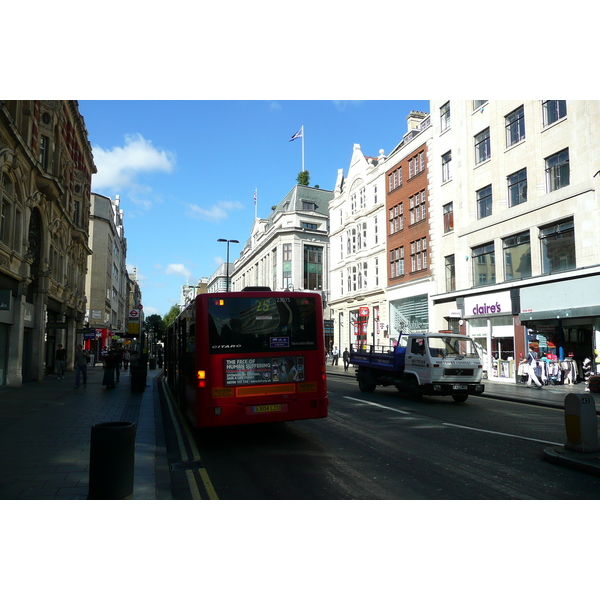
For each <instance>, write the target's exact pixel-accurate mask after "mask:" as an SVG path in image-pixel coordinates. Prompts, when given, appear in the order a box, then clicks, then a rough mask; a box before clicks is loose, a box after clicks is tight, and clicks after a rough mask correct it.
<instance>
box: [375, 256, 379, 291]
mask: <svg viewBox="0 0 600 600" xmlns="http://www.w3.org/2000/svg"><path fill="white" fill-rule="evenodd" d="M375 285H379V259H378V258H376V259H375Z"/></svg>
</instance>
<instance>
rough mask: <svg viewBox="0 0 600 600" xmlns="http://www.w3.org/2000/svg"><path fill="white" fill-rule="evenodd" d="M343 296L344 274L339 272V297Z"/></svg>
mask: <svg viewBox="0 0 600 600" xmlns="http://www.w3.org/2000/svg"><path fill="white" fill-rule="evenodd" d="M343 295H344V272H343V271H341V272H340V296H343Z"/></svg>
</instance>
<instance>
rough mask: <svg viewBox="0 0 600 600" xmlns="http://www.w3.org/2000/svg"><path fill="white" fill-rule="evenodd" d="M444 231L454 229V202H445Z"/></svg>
mask: <svg viewBox="0 0 600 600" xmlns="http://www.w3.org/2000/svg"><path fill="white" fill-rule="evenodd" d="M443 211H444V233H448V232H449V231H453V230H454V203H453V202H449V203H448V204H444V207H443Z"/></svg>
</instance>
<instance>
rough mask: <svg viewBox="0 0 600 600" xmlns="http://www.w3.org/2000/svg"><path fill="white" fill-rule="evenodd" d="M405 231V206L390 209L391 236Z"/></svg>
mask: <svg viewBox="0 0 600 600" xmlns="http://www.w3.org/2000/svg"><path fill="white" fill-rule="evenodd" d="M402 229H404V204H403V203H400V204H396V206H393V207H392V208H390V235H392V234H393V233H396V232H397V231H401V230H402Z"/></svg>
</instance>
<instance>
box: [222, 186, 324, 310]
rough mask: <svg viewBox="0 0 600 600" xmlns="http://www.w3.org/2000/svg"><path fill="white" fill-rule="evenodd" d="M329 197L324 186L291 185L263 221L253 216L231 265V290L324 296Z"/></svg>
mask: <svg viewBox="0 0 600 600" xmlns="http://www.w3.org/2000/svg"><path fill="white" fill-rule="evenodd" d="M332 196H333V192H330V191H327V190H321V189H319V188H312V187H307V186H303V185H296V186H294V187H293V188H292V190H291V191H290V192H289V193H288V194H287V195H286V196H285V198H284V199H283V200H282V201H281V202H280V203H279V204H278V205H277V206H275V207H274V208H273V210H272V212H271V214H270V215H269V216H268V217H267V218H266V219H255V220H254V224H253V226H252V232H251V235H250V237H249V238H248V240H247V241H246V243H245V245H244V248H243V250H242V252H241V253H240V257H239V258H238V259H237V260H235V261H234V263H233V272H230V277H231V290H232V291H240V290H242V289H243V288H245V287H250V286H252V287H254V286H265V287H270V288H271V289H272V290H296V291H299V290H311V291H318V292H320V293H321V294H322V295H323V297H324V299H325V300H327V298H328V294H327V292H328V289H329V200H330V198H331V197H332Z"/></svg>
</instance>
